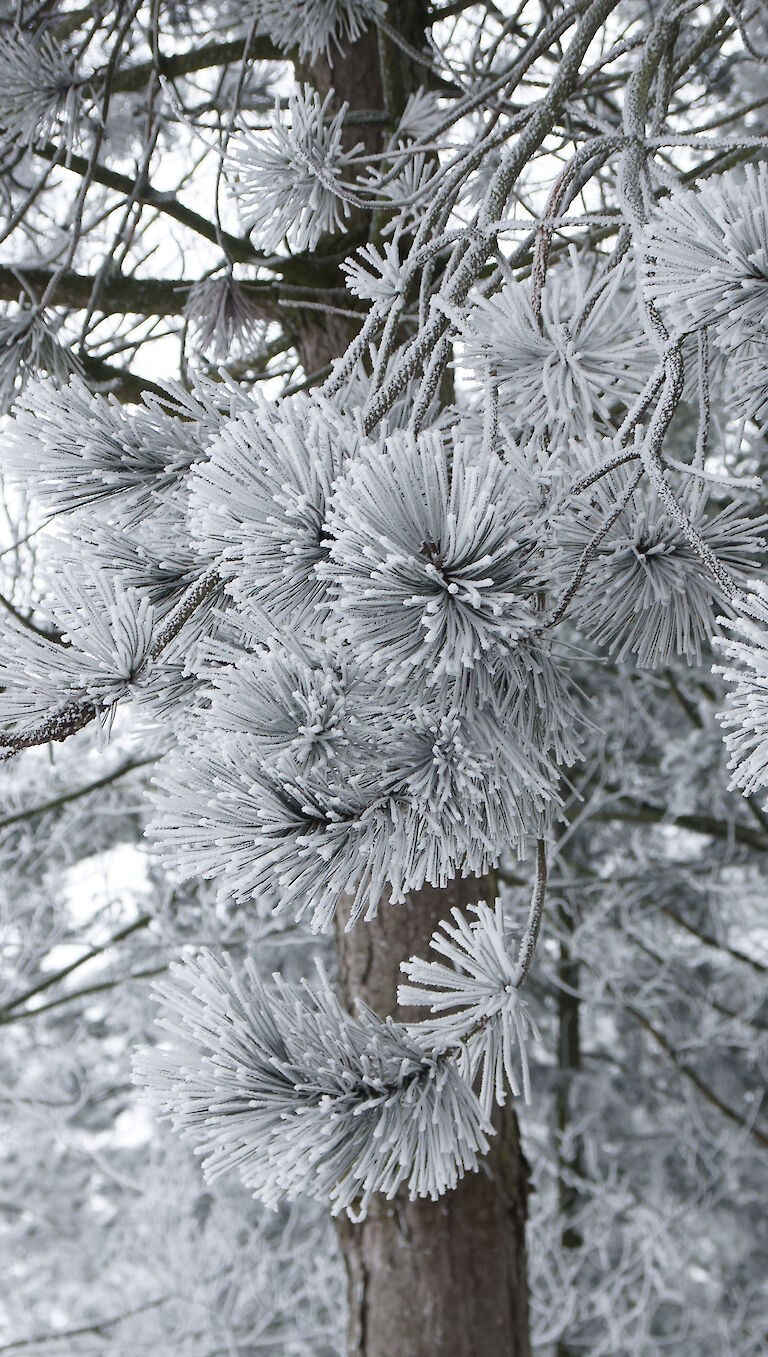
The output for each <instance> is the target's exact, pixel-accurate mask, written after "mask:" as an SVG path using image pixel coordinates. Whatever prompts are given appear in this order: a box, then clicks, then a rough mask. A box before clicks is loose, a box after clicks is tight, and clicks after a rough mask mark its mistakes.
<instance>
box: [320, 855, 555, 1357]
mask: <svg viewBox="0 0 768 1357" xmlns="http://www.w3.org/2000/svg"><path fill="white" fill-rule="evenodd" d="M482 894H483V886H482V883H479V882H477V881H475V880H469V881H463V880H457V881H453V882H451V883H450V885H448V886H447V887H446V888H445V889H444V890H438V889H434V888H432V887H425V888H424V889H423V890H420V891H415V892H414V893H413V894H412V895H411V896H410V897H409V899H408V901H407V902H406V904H405V905H396V906H387V905H384V906H383V907H382V912H381V913H380V915H379V917H378V918H377V919H375V920H373V922H371V923H369V924H365V923H359V924H357V925H356V927H355V928H354V929H353V930H352V932H350V933H346V934H345V933H344V932H343V931H342V925H343V920H340V921H339V933H338V949H339V966H340V982H341V988H342V993H343V996H344V998H345V1000H346V1001H347V1002H348V1003H349V1002H351V1001H352V999H354V998H355V997H359V998H362V999H364V1000H365V1002H366V1003H367V1004H369V1005H370V1007H371V1008H373V1009H374V1011H376V1012H378V1013H379V1014H380V1015H382V1016H384V1015H386V1014H387V1013H392V1014H393V1015H394V1016H395V1017H398V1018H403V1017H413V1016H414V1014H413V1013H408V1012H403V1011H402V1010H400V1009H398V1007H397V1003H396V992H397V984H398V979H399V977H400V970H399V967H400V961H401V960H403V959H404V958H407V957H409V956H411V955H413V954H414V953H415V952H419V953H421V955H424V954H425V952H426V947H427V943H428V940H429V937H430V935H431V933H432V932H433V931H434V928H435V926H436V924H437V923H438V921H439V920H440V919H444V918H446V916H447V915H448V914H449V911H450V909H451V908H452V906H454V905H459V906H463V905H466V904H470V903H473V902H475V901H477V899H478V898H479V897H481V896H482ZM526 1190H527V1165H526V1162H525V1159H524V1157H523V1154H522V1151H521V1148H520V1138H519V1133H518V1126H517V1118H516V1117H515V1113H514V1111H513V1109H512V1108H511V1107H506V1108H503V1109H500V1110H499V1111H498V1115H497V1117H496V1135H495V1137H494V1139H493V1142H492V1148H491V1152H490V1154H489V1155H488V1157H487V1159H486V1160H484V1161H483V1163H482V1165H481V1167H480V1171H479V1172H478V1173H473V1174H469V1175H468V1176H467V1177H466V1178H464V1179H463V1181H462V1182H460V1183H459V1186H458V1187H457V1189H456V1190H455V1192H450V1193H447V1194H446V1196H444V1197H442V1198H441V1199H440V1200H439V1201H437V1202H431V1201H415V1202H411V1201H408V1200H407V1198H406V1197H405V1196H402V1197H398V1198H396V1199H395V1200H394V1201H391V1202H388V1201H386V1200H384V1199H383V1198H379V1199H377V1200H376V1201H375V1202H374V1204H373V1206H372V1207H371V1210H370V1211H369V1214H368V1218H367V1219H366V1220H365V1221H363V1222H361V1223H360V1224H353V1223H351V1222H350V1221H348V1220H344V1221H341V1222H340V1223H339V1237H340V1242H341V1247H342V1251H343V1254H344V1259H345V1263H346V1267H347V1275H348V1278H349V1307H350V1308H349V1331H348V1348H347V1353H348V1357H395V1355H396V1357H478V1354H479V1353H482V1354H483V1357H529V1353H530V1346H529V1340H528V1292H527V1284H526V1264H525V1220H526Z"/></svg>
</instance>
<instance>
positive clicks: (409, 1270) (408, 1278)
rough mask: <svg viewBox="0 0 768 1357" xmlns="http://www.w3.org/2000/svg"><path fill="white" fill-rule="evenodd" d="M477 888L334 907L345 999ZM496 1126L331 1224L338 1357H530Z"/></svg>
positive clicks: (351, 50)
mask: <svg viewBox="0 0 768 1357" xmlns="http://www.w3.org/2000/svg"><path fill="white" fill-rule="evenodd" d="M426 9H427V7H426V5H425V4H423V2H422V0H397V2H396V3H393V0H390V4H389V9H388V14H389V19H390V22H391V23H392V24H393V25H394V26H396V27H397V28H398V29H399V31H400V32H402V33H404V34H405V35H406V37H407V38H408V40H409V41H410V43H411V44H412V45H413V46H415V47H421V46H423V37H424V28H425V25H426ZM308 74H309V78H310V79H311V80H312V83H313V84H314V85H315V86H316V87H317V88H318V89H319V90H320V91H321V93H324V92H325V91H326V90H327V88H328V86H329V85H330V84H333V87H334V88H335V90H336V93H337V96H338V99H339V101H340V102H341V101H344V100H346V101H347V102H348V104H349V106H350V108H351V109H364V110H367V111H373V112H377V111H379V112H384V113H386V114H387V118H388V121H389V123H390V125H392V122H393V120H395V119H396V118H397V117H398V116H399V113H400V112H401V111H402V108H403V107H404V105H405V101H406V98H407V96H408V92H409V91H410V90H413V89H415V88H416V87H418V85H419V84H421V83H423V82H424V80H425V74H426V73H425V71H424V69H423V68H418V67H414V66H413V64H412V63H411V62H410V60H409V59H408V57H407V56H405V55H404V54H403V53H402V51H400V50H399V49H398V48H397V47H396V46H395V45H394V44H392V42H391V41H390V40H389V39H387V38H386V37H381V36H379V38H378V40H377V38H376V36H375V34H373V33H371V32H369V33H368V34H366V35H365V37H363V38H362V39H361V40H360V41H359V42H357V43H355V44H353V45H350V46H348V47H347V49H346V50H345V51H344V52H342V53H334V56H333V66H332V68H330V69H329V67H328V65H327V63H325V62H322V63H318V64H317V65H315V67H314V68H313V69H312V70H311V72H309V73H308ZM381 129H382V121H381V120H379V121H378V123H377V122H371V123H369V124H365V123H363V124H359V125H356V126H355V127H354V139H355V140H361V139H362V140H365V141H366V143H367V144H368V146H369V147H370V149H373V150H376V149H378V148H379V146H380V145H381V139H382V130H381ZM371 226H372V224H371V223H370V222H367V223H366V222H361V221H359V220H353V219H351V220H350V231H351V232H352V234H353V235H354V236H357V235H358V234H360V236H361V239H365V238H367V235H368V231H369V229H370V228H371ZM338 249H339V242H338V239H336V240H335V241H331V242H329V243H328V247H327V255H328V257H329V268H328V274H327V277H325V278H323V279H322V280H321V279H320V278H319V277H318V279H317V283H318V284H319V285H320V286H321V287H322V286H326V287H328V286H331V287H333V286H338V285H339V283H340V281H341V276H340V274H338V273H337V272H336V267H337V266H336V265H335V263H334V262H332V261H333V255H334V253H337V252H338ZM318 296H319V297H321V296H322V293H321V292H319V293H318ZM294 323H295V327H296V328H295V334H294V340H295V343H296V344H297V347H298V349H299V352H300V353H301V355H302V361H303V365H304V368H305V371H306V372H307V373H308V374H311V373H317V372H319V371H321V370H322V369H323V368H324V367H325V366H326V365H327V364H328V362H329V361H330V360H331V359H332V358H333V357H335V356H336V355H337V354H338V353H339V352H341V351H343V349H344V348H345V347H346V345H347V343H348V341H349V339H350V337H351V335H352V334H353V333H354V330H355V329H356V326H353V328H352V329H350V322H349V321H346V320H345V319H344V318H343V317H339V316H336V315H334V314H332V313H331V314H323V313H322V312H321V311H318V310H315V309H311V310H307V311H302V312H297V313H296V318H295V322H294ZM483 893H484V886H483V883H481V882H478V881H477V880H474V879H471V880H469V881H463V880H460V881H455V882H453V883H451V884H450V885H449V886H448V887H447V888H446V889H444V890H437V889H433V888H431V887H427V888H425V889H424V890H421V891H417V892H415V893H414V894H412V895H411V896H410V898H409V899H408V901H407V903H406V904H405V905H401V906H394V907H387V906H384V907H383V909H382V911H381V913H380V915H379V917H378V918H377V919H375V920H374V921H373V922H372V923H368V924H366V923H359V924H358V925H357V926H356V927H355V928H354V929H353V930H352V931H351V932H350V933H345V932H344V931H343V924H344V919H343V918H340V920H339V929H338V933H337V938H338V958H339V976H340V985H341V989H342V994H343V998H344V1000H345V1002H346V1003H347V1004H348V1005H349V1006H351V1005H352V1004H353V1002H354V1000H355V999H356V998H360V999H363V1000H364V1001H365V1003H367V1004H368V1005H369V1006H370V1007H371V1008H372V1009H373V1010H374V1011H375V1012H377V1013H379V1014H380V1015H381V1016H385V1015H386V1014H388V1013H391V1014H392V1015H393V1016H396V1017H403V1016H404V1014H403V1013H402V1012H401V1011H400V1010H398V1007H397V1003H396V995H397V984H398V980H399V979H400V962H401V961H403V960H405V959H406V958H408V957H409V956H412V955H414V954H415V953H419V954H421V955H422V956H423V955H426V952H427V948H428V943H429V938H430V936H431V934H432V933H433V931H434V929H435V926H436V924H437V923H438V921H439V920H440V919H444V918H446V917H447V916H448V914H449V912H450V909H451V907H452V906H454V905H457V904H458V905H466V904H469V903H473V902H475V901H477V899H478V898H479V897H482V895H483ZM407 1016H412V1015H410V1014H409V1015H407ZM496 1132H497V1133H496V1136H495V1137H494V1140H493V1143H492V1149H491V1153H490V1154H489V1156H488V1158H487V1159H486V1160H485V1161H484V1163H483V1165H482V1167H481V1170H480V1171H479V1172H478V1173H475V1174H469V1175H468V1176H467V1177H466V1178H464V1180H463V1181H462V1182H461V1183H460V1184H459V1187H458V1188H457V1190H456V1191H455V1192H452V1193H449V1194H447V1195H446V1196H445V1197H443V1198H442V1199H441V1200H440V1201H438V1202H430V1201H426V1202H424V1201H419V1202H409V1201H408V1200H407V1198H406V1197H405V1196H403V1197H402V1198H398V1199H396V1200H395V1201H394V1202H387V1201H385V1200H383V1199H381V1200H377V1201H376V1203H375V1205H374V1206H373V1207H372V1208H371V1210H370V1212H369V1215H368V1218H367V1220H365V1221H364V1222H362V1223H360V1224H353V1223H352V1222H350V1221H348V1220H346V1219H345V1220H343V1221H341V1222H339V1239H340V1243H341V1248H342V1251H343V1255H344V1259H345V1264H346V1268H347V1274H348V1278H349V1311H350V1313H349V1336H348V1357H478V1354H481V1353H482V1355H483V1357H529V1352H530V1345H529V1337H528V1293H527V1283H526V1256H525V1221H526V1193H527V1165H526V1162H525V1159H524V1156H523V1154H522V1151H521V1148H520V1138H519V1132H518V1125H517V1118H516V1116H515V1113H514V1110H513V1109H512V1108H511V1107H507V1108H505V1109H503V1110H502V1111H500V1112H499V1114H498V1116H497V1125H496Z"/></svg>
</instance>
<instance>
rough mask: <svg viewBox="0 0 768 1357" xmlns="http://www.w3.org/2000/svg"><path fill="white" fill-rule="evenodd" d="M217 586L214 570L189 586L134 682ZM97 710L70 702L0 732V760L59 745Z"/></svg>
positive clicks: (218, 579) (86, 703)
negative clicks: (34, 721)
mask: <svg viewBox="0 0 768 1357" xmlns="http://www.w3.org/2000/svg"><path fill="white" fill-rule="evenodd" d="M220 584H221V577H220V575H219V573H218V570H216V569H212V570H209V571H208V572H207V574H205V575H202V576H201V577H200V578H199V579H197V580H195V581H194V583H193V584H191V585H190V586H189V588H188V589H187V591H186V593H185V594H184V596H183V598H182V599H181V600H180V601H179V603H178V604H177V605H176V607H175V608H174V609H173V611H172V612H171V614H170V615H169V617H168V618H167V620H166V621H165V623H164V624H163V627H162V628H161V630H160V632H159V634H158V636H157V638H156V639H155V641H154V642H153V644H152V646H151V648H150V649H149V651H148V652H147V655H146V657H145V659H144V661H143V662H142V664H141V665H140V666H139V668H138V669H137V671H136V673H135V674H134V676H133V677H134V679H136V678H138V677H139V676H140V674H141V673H142V672H143V670H144V669H145V668H146V666H147V665H148V664H149V663H150V661H152V660H156V659H158V658H159V656H160V655H161V653H162V651H163V650H164V649H165V647H166V646H167V645H168V644H169V643H170V642H171V641H172V640H174V639H175V637H176V636H178V634H179V632H180V631H181V629H182V627H183V626H184V624H185V622H187V621H188V620H189V618H190V617H191V616H192V613H193V612H194V611H195V609H196V608H198V607H199V606H200V605H201V604H202V603H204V602H205V600H206V599H208V598H210V596H211V594H213V593H215V592H216V590H217V589H218V588H219V586H220ZM100 710H101V709H100V708H99V707H97V706H96V705H95V704H94V703H93V702H91V701H90V700H89V699H86V700H84V701H81V702H78V701H72V702H68V703H66V705H65V706H63V707H60V708H59V709H58V711H55V712H52V713H51V715H50V716H46V717H45V718H44V720H42V721H40V722H39V723H38V725H37V726H34V727H33V728H32V729H31V730H26V731H21V732H16V731H7V730H6V731H0V749H4V750H5V751H6V752H5V754H4V755H0V759H2V758H3V757H4V758H5V759H8V758H12V757H13V755H14V754H17V753H19V752H20V751H21V750H22V749H31V748H33V747H34V746H36V745H41V744H48V743H49V741H54V742H56V743H59V742H61V741H62V740H67V739H69V737H70V735H75V734H76V733H77V732H78V731H80V730H83V729H84V727H85V726H87V725H90V723H91V722H92V721H95V720H96V718H97V716H98V715H99V712H100Z"/></svg>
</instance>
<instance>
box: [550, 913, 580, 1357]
mask: <svg viewBox="0 0 768 1357" xmlns="http://www.w3.org/2000/svg"><path fill="white" fill-rule="evenodd" d="M559 923H560V928H561V942H560V957H559V960H558V968H557V969H558V978H559V980H560V988H559V989H558V996H557V1017H558V1074H559V1080H558V1085H557V1099H556V1101H557V1130H558V1135H559V1144H558V1151H557V1169H558V1195H559V1199H560V1220H561V1235H560V1241H561V1243H562V1246H563V1248H564V1249H578V1248H581V1245H582V1242H583V1241H582V1237H581V1233H580V1231H579V1229H578V1227H577V1225H576V1224H575V1222H574V1214H575V1211H576V1208H577V1206H578V1200H579V1194H578V1189H577V1187H576V1186H575V1184H574V1181H573V1179H574V1177H580V1176H581V1173H582V1163H581V1151H580V1145H579V1142H578V1140H575V1141H573V1142H570V1143H569V1142H568V1140H567V1133H568V1124H569V1121H570V1120H571V1107H570V1102H571V1084H572V1079H573V1075H574V1073H576V1072H577V1071H578V1070H580V1069H581V1028H580V1022H579V1019H580V1013H579V1008H580V1000H579V997H578V988H579V963H578V960H577V959H576V958H575V957H574V955H573V951H572V949H571V944H570V935H571V934H572V933H573V930H574V918H573V914H572V912H571V909H570V908H567V907H566V906H561V907H560V910H559ZM556 1357H576V1353H575V1349H574V1348H572V1347H571V1346H570V1345H569V1343H568V1342H567V1341H566V1340H564V1339H561V1340H560V1342H559V1343H558V1344H557V1351H556Z"/></svg>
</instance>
